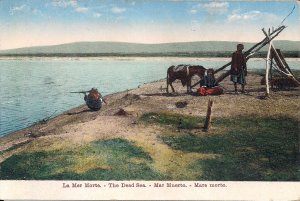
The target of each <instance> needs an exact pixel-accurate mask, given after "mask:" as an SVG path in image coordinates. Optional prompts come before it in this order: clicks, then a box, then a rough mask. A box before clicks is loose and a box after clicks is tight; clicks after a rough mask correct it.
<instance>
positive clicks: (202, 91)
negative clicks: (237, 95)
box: [197, 68, 223, 96]
mask: <svg viewBox="0 0 300 201" xmlns="http://www.w3.org/2000/svg"><path fill="white" fill-rule="evenodd" d="M197 92H198V93H199V95H201V96H206V95H220V94H222V93H223V89H222V88H221V87H220V86H219V84H218V82H217V81H216V79H215V76H214V70H213V69H212V68H210V69H208V70H207V75H205V76H204V77H203V79H202V80H201V81H200V88H199V89H198V90H197Z"/></svg>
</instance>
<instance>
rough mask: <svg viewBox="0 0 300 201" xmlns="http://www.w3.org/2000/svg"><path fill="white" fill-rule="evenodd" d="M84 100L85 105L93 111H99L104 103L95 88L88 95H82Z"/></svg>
mask: <svg viewBox="0 0 300 201" xmlns="http://www.w3.org/2000/svg"><path fill="white" fill-rule="evenodd" d="M84 100H85V103H86V105H87V106H88V107H89V108H90V109H91V110H93V111H98V110H100V109H101V107H102V103H103V102H104V103H106V101H105V100H104V99H103V97H102V95H101V93H100V92H99V91H98V90H97V89H96V88H92V89H91V90H90V91H89V94H88V95H86V94H84Z"/></svg>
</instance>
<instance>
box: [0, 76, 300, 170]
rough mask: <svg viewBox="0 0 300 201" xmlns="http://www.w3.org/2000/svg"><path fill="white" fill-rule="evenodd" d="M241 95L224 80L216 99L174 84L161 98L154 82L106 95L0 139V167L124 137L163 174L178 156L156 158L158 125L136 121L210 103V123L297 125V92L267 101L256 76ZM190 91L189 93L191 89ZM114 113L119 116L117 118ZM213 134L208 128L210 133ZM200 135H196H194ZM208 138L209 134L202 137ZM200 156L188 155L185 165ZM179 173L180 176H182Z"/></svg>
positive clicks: (196, 112) (202, 109) (198, 110)
mask: <svg viewBox="0 0 300 201" xmlns="http://www.w3.org/2000/svg"><path fill="white" fill-rule="evenodd" d="M247 80H248V84H247V87H246V90H247V94H238V95H235V94H234V93H233V86H232V83H231V82H230V81H229V78H226V79H225V80H224V81H223V82H222V84H221V85H222V86H223V87H224V89H225V93H224V94H223V95H220V96H206V97H200V96H195V95H189V94H186V93H185V92H186V88H185V87H182V86H181V84H180V83H179V82H176V83H175V84H174V87H175V89H176V90H177V93H173V94H171V95H168V94H166V92H165V91H166V90H165V87H166V82H165V80H160V81H156V82H152V83H148V84H144V85H142V86H140V87H138V88H136V89H133V90H129V91H125V92H119V93H116V94H112V95H108V96H106V97H105V98H106V99H107V102H108V103H107V104H104V105H103V108H102V109H101V110H100V111H98V112H92V111H90V110H89V109H88V108H87V107H86V106H85V105H82V106H79V107H77V108H74V109H72V110H69V111H66V112H65V113H63V114H62V115H59V116H57V117H55V118H53V119H50V120H48V121H47V122H44V123H39V124H36V125H34V126H32V127H30V128H26V129H23V130H20V131H18V132H14V133H11V134H9V135H6V136H4V137H2V138H0V152H1V155H0V157H1V158H0V162H2V161H4V160H5V159H7V158H9V157H10V156H12V155H14V154H16V153H20V152H24V151H25V152H34V151H37V150H39V151H41V150H55V149H59V148H60V147H68V146H74V145H76V146H77V145H81V144H85V143H89V142H92V141H95V140H99V139H111V138H117V137H120V138H125V139H128V140H131V141H134V142H135V143H136V144H137V145H139V146H141V147H143V148H144V149H145V150H146V151H147V152H149V153H152V156H153V157H154V158H155V161H156V164H155V166H156V168H157V169H159V170H160V171H161V172H164V171H165V170H164V169H163V168H164V167H166V166H164V165H163V164H164V163H165V162H164V161H163V160H162V158H164V159H165V157H171V158H172V157H174V155H177V154H179V153H178V152H176V151H173V150H170V149H168V151H167V152H164V154H165V156H164V157H162V156H161V155H159V154H158V153H157V151H155V150H159V149H163V148H165V146H166V145H165V144H163V143H161V142H159V141H157V133H158V132H159V131H161V130H162V129H163V128H161V127H160V126H159V125H156V124H150V125H148V124H144V123H143V122H141V121H140V117H141V116H142V115H143V114H146V113H150V112H172V113H178V114H186V115H190V116H196V117H205V115H206V110H207V102H208V100H209V99H212V100H213V101H214V106H213V118H217V117H238V116H253V115H254V116H259V117H272V116H287V117H291V118H293V119H296V120H297V121H299V122H300V113H299V111H300V101H299V96H300V92H299V88H297V89H295V90H292V91H277V92H271V96H270V98H268V99H263V98H262V97H263V95H264V90H265V89H264V86H261V85H260V80H261V76H259V75H256V74H251V73H250V74H249V76H248V77H247ZM194 90H195V89H194ZM179 101H186V102H187V106H186V107H184V108H177V107H176V103H177V102H179ZM120 109H122V110H124V111H125V113H126V114H125V115H122V114H121V115H120V114H118V112H119V111H120ZM212 130H213V128H212ZM194 132H195V134H196V135H204V134H207V133H203V131H202V130H196V131H194ZM208 133H209V132H208ZM199 157H203V155H197V154H196V155H195V154H192V153H191V154H190V155H187V156H186V161H189V160H192V158H193V159H195V158H199ZM183 174H184V172H183Z"/></svg>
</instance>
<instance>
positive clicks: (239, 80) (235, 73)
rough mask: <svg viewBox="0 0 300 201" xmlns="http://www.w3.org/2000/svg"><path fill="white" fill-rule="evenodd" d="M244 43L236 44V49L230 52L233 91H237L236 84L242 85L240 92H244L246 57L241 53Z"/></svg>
mask: <svg viewBox="0 0 300 201" xmlns="http://www.w3.org/2000/svg"><path fill="white" fill-rule="evenodd" d="M243 49H244V45H243V44H238V45H237V50H236V51H235V52H234V53H233V54H232V60H231V69H230V74H231V78H230V80H231V81H232V82H233V84H234V91H235V93H237V84H240V85H242V93H245V84H246V79H245V76H247V65H246V57H245V56H244V54H243V52H242V51H243Z"/></svg>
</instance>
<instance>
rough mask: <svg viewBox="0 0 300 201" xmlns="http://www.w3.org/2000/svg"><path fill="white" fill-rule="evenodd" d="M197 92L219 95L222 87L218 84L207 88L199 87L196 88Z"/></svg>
mask: <svg viewBox="0 0 300 201" xmlns="http://www.w3.org/2000/svg"><path fill="white" fill-rule="evenodd" d="M197 93H198V94H199V95H200V96H207V95H220V94H222V93H223V89H222V88H221V87H220V86H217V87H213V88H208V87H200V88H199V89H198V90H197Z"/></svg>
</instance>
